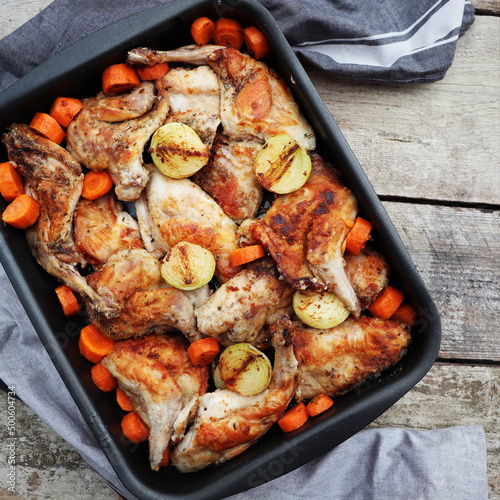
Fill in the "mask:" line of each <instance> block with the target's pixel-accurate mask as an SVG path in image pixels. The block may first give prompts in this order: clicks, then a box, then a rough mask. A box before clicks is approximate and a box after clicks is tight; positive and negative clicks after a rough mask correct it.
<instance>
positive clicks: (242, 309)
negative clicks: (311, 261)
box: [196, 259, 293, 346]
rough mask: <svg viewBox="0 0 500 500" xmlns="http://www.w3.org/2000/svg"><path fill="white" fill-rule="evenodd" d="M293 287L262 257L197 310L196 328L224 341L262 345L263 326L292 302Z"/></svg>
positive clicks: (223, 286)
mask: <svg viewBox="0 0 500 500" xmlns="http://www.w3.org/2000/svg"><path fill="white" fill-rule="evenodd" d="M292 294H293V288H292V287H291V286H290V285H288V284H287V283H285V282H284V281H283V280H280V279H279V276H278V273H277V272H276V268H275V266H274V263H273V262H272V261H271V260H270V259H269V260H267V259H266V260H262V261H259V262H257V263H256V264H254V265H253V266H251V267H249V268H247V269H244V270H243V271H240V272H239V273H238V274H237V275H236V276H234V277H233V278H231V279H230V280H229V281H227V282H226V283H224V284H223V285H222V286H221V287H220V288H219V289H217V290H216V291H215V292H214V293H213V295H211V297H210V298H209V299H208V300H207V301H206V302H205V304H203V306H201V307H200V308H199V309H197V310H196V318H197V322H198V330H199V331H200V332H201V333H204V334H205V335H209V336H211V337H214V338H216V339H217V340H219V342H220V343H221V344H223V345H226V346H227V345H230V344H234V343H236V342H250V343H251V344H253V345H257V346H259V345H263V344H266V342H267V338H266V337H267V333H266V332H265V331H263V327H264V325H265V324H266V322H267V321H268V318H270V317H272V316H274V314H275V313H276V312H277V311H280V312H283V310H284V309H285V308H287V307H288V306H290V305H291V302H292Z"/></svg>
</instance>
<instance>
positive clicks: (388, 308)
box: [368, 285, 404, 319]
mask: <svg viewBox="0 0 500 500" xmlns="http://www.w3.org/2000/svg"><path fill="white" fill-rule="evenodd" d="M403 299H404V294H403V292H402V291H401V290H398V289H397V288H394V287H393V286H390V285H389V286H386V287H385V288H384V289H383V290H382V293H381V294H380V295H379V296H378V297H377V298H376V299H375V301H374V302H373V303H372V305H371V306H370V307H369V308H368V310H369V311H370V312H371V313H372V314H373V315H374V316H377V317H379V318H382V319H389V318H390V317H391V316H392V315H393V314H394V313H395V312H396V311H397V309H398V307H399V306H400V305H401V303H402V302H403Z"/></svg>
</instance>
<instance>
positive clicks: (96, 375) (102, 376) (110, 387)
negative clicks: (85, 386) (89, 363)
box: [90, 363, 118, 392]
mask: <svg viewBox="0 0 500 500" xmlns="http://www.w3.org/2000/svg"><path fill="white" fill-rule="evenodd" d="M90 374H91V375H92V380H93V381H94V384H95V385H96V386H97V387H98V389H100V390H101V391H103V392H111V391H114V390H115V389H116V387H117V385H118V381H117V380H116V378H115V377H114V376H113V375H112V374H111V372H110V371H109V370H108V369H107V368H106V367H105V366H104V365H103V364H102V363H97V364H96V365H94V366H93V367H92V368H91V369H90Z"/></svg>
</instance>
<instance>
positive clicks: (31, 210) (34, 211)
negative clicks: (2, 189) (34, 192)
mask: <svg viewBox="0 0 500 500" xmlns="http://www.w3.org/2000/svg"><path fill="white" fill-rule="evenodd" d="M39 215H40V205H39V204H38V202H37V201H36V200H35V199H34V198H32V197H31V196H30V195H28V194H20V195H19V196H17V197H16V198H15V199H14V201H13V202H12V203H10V205H8V206H7V208H6V209H5V210H4V212H3V214H2V220H3V221H4V222H5V223H7V224H10V225H11V226H14V227H17V228H19V229H26V228H27V227H29V226H32V225H33V224H34V223H35V222H36V221H37V220H38V217H39Z"/></svg>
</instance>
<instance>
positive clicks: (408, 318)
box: [390, 304, 417, 326]
mask: <svg viewBox="0 0 500 500" xmlns="http://www.w3.org/2000/svg"><path fill="white" fill-rule="evenodd" d="M390 319H394V320H396V321H402V322H403V323H406V324H408V325H410V326H413V325H414V324H415V321H416V320H417V312H416V311H415V309H413V307H412V306H410V304H401V305H400V306H399V307H398V308H397V309H396V312H395V313H394V314H393V315H392V316H391V318H390Z"/></svg>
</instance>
